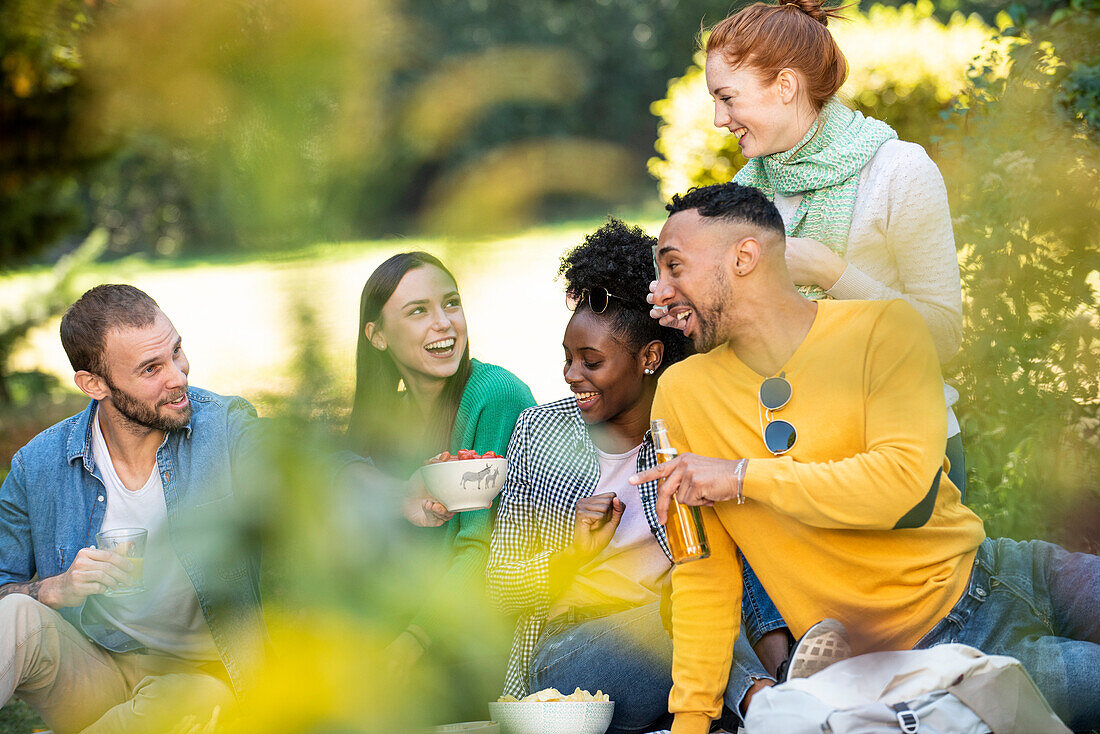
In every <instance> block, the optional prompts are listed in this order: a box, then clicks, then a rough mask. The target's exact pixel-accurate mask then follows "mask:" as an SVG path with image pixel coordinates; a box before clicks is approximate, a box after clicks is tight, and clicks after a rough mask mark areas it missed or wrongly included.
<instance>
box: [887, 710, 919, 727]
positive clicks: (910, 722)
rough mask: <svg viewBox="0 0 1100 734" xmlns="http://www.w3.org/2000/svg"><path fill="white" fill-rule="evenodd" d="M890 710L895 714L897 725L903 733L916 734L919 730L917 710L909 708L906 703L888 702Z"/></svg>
mask: <svg viewBox="0 0 1100 734" xmlns="http://www.w3.org/2000/svg"><path fill="white" fill-rule="evenodd" d="M890 710H891V711H893V712H894V713H895V714H896V715H897V717H898V727H899V728H900V729H901V731H902V732H903V734H917V732H918V731H920V718H919V717H918V716H917V712H916V711H913V710H912V709H911V708H909V706H908V705H907V704H905V703H892V704H890Z"/></svg>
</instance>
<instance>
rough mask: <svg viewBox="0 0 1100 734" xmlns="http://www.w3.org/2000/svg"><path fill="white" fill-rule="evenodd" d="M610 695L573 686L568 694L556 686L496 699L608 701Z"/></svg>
mask: <svg viewBox="0 0 1100 734" xmlns="http://www.w3.org/2000/svg"><path fill="white" fill-rule="evenodd" d="M610 700H611V697H610V696H608V695H607V694H606V693H604V692H603V691H596V694H595V695H592V694H591V693H589V692H588V691H585V690H581V689H580V688H575V689H574V690H573V692H572V693H570V694H569V695H568V696H566V695H565V694H563V693H562V692H561V691H559V690H558V689H557V688H543V689H542V690H541V691H535V692H534V693H532V694H530V695H527V696H524V697H523V698H521V699H517V698H516V697H515V696H511V695H504V696H501V697H500V698H498V699H497V702H498V703H532V702H538V703H565V702H571V703H592V702H594V701H604V702H609V701H610Z"/></svg>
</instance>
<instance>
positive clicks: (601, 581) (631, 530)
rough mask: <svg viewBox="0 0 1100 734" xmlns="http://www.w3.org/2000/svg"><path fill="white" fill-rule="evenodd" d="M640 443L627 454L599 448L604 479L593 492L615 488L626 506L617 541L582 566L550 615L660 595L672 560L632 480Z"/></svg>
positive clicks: (626, 603)
mask: <svg viewBox="0 0 1100 734" xmlns="http://www.w3.org/2000/svg"><path fill="white" fill-rule="evenodd" d="M640 448H641V447H640V446H635V447H634V448H633V449H631V450H630V451H628V452H626V453H625V454H608V453H605V452H603V451H600V450H599V449H598V448H597V449H596V458H597V461H598V462H599V465H600V481H599V483H597V484H596V488H595V490H593V492H592V494H594V495H596V494H603V493H605V492H614V493H615V496H616V497H618V498H619V500H620V501H621V502H622V503H623V504H624V505H626V509H625V510H623V516H622V519H621V520H620V521H619V527H618V528H616V529H615V535H613V536H612V538H611V542H610V543H608V545H607V547H606V548H604V549H603V550H602V551H601V552H600V553H599V555H597V556H596V557H595V558H593V559H592V560H591V561H589V562H588V563H586V564H585V565H584V566H583V567H581V569H580V570H579V571H578V572H577V575H576V576H575V577H574V579H573V583H572V584H570V585H569V588H568V589H566V591H565V592H564V593H563V594H562V595H561V596H560V597H558V598H557V599H556V600H554V602H553V603H551V605H550V613H549V615H548V618H549V619H553V618H554V617H556V616H557V615H559V614H561V613H563V612H565V611H566V610H567V609H568V608H569V607H578V608H580V607H593V606H619V605H621V606H623V607H640V606H643V605H645V604H650V603H652V602H655V601H659V600H660V598H661V590H662V589H663V587H664V585H665V584H666V583H668V580H669V572H670V571H671V570H672V564H671V563H669V560H668V557H667V556H666V555H665V552H664V551H663V550H661V546H660V544H659V543H658V542H657V539H656V538H655V537H654V536H653V531H652V530H651V529H650V527H649V521H648V520H646V516H645V512H644V511H643V509H642V500H641V497H640V495H639V494H638V487H636V486H634V485H632V484H631V483H630V482H629V481H628V480H629V479H630V477H631V476H632V475H633V474H635V473H636V472H637V469H638V451H639V449H640Z"/></svg>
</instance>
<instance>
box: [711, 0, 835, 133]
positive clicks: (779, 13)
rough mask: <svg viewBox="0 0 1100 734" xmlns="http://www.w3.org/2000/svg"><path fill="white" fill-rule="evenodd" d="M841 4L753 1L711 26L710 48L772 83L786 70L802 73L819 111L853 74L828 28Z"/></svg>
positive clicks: (813, 0)
mask: <svg viewBox="0 0 1100 734" xmlns="http://www.w3.org/2000/svg"><path fill="white" fill-rule="evenodd" d="M846 7H848V6H844V7H840V8H826V7H825V6H824V4H822V3H821V2H819V0H787V1H786V2H783V4H781V5H771V4H767V3H753V4H752V5H750V6H748V7H747V8H743V9H741V10H739V11H737V12H736V13H734V14H733V15H730V16H729V17H728V18H726V19H725V20H723V21H722V22H721V23H719V24H718V25H716V26H714V27H713V28H711V29H710V36H709V37H708V38H707V42H706V52H707V53H708V54H710V53H711V52H718V53H720V54H721V55H722V58H724V59H725V60H726V61H727V62H728V63H729V64H731V65H732V66H734V67H735V68H736V67H738V66H747V67H748V68H750V69H752V70H753V71H755V72H756V73H757V74H758V75H759V76H760V79H761V81H762V82H764V83H765V84H770V83H771V82H773V81H775V78H776V76H778V75H779V72H780V71H781V70H783V69H793V70H794V71H797V72H799V73H800V74H801V75H802V77H803V79H804V80H805V82H806V92H807V96H808V97H809V100H810V103H811V104H812V105H813V107H814V109H815V110H817V111H819V112H820V111H821V108H822V107H824V106H825V103H826V102H828V101H829V99H830V98H831V97H832V96H833V95H834V94H836V93H837V92H838V91H839V90H840V88H841V87H842V86H843V85H844V80H845V79H847V78H848V62H847V60H845V58H844V54H843V52H841V50H840V46H838V45H837V43H836V39H834V38H833V34H832V33H830V32H829V29H828V28H827V27H826V26H828V24H829V19H830V18H841V17H842V16H841V14H840V11H842V10H844V9H845V8H846Z"/></svg>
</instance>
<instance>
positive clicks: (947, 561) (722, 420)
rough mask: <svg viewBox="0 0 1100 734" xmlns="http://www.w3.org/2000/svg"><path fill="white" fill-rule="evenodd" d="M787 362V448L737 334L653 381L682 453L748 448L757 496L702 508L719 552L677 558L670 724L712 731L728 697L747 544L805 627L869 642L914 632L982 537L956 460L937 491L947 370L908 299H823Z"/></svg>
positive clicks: (934, 611) (915, 635)
mask: <svg viewBox="0 0 1100 734" xmlns="http://www.w3.org/2000/svg"><path fill="white" fill-rule="evenodd" d="M782 371H783V372H784V373H785V375H786V378H787V380H788V381H789V382H790V383H791V386H792V389H793V394H792V397H791V400H790V402H789V403H788V404H787V406H786V407H784V408H783V409H782V410H780V411H778V413H776V414H773V417H775V418H783V419H784V420H787V421H789V422H791V423H792V424H793V425H794V426H795V428H796V429H797V431H798V441H797V443H796V444H795V446H794V448H793V449H792V450H791V451H790V452H789V453H788V454H786V455H784V456H782V457H779V458H776V457H773V456H772V455H771V454H770V453H769V452H768V450H767V449H766V448H765V447H764V441H763V439H762V438H761V429H760V426H761V420H762V417H763V411H762V409H760V407H759V398H758V396H759V389H760V384H761V382H763V380H764V376H761V375H759V374H757V373H755V372H753V371H752V370H751V369H750V368H749V367H748V366H746V365H745V364H744V363H743V362H741V361H740V360H739V359H738V358H737V355H736V354H734V353H733V351H732V350H730V349H729V348H727V347H725V346H723V347H719V348H718V349H716V350H714V351H713V352H710V353H708V354H704V355H698V356H695V357H691V358H689V359H687V360H685V361H684V362H682V363H680V364H677V365H675V366H673V367H670V368H669V370H668V371H667V372H666V373H665V375H664V376H662V378H661V382H660V384H659V387H658V389H657V397H656V400H655V402H654V404H653V417H655V418H664V419H665V421H666V422H667V424H668V428H669V435H670V438H671V439H672V442H673V445H674V446H676V447H677V448H678V449H679V450H680V453H687V452H691V453H695V454H699V455H702V456H714V457H719V458H725V459H738V458H742V457H747V458H749V460H750V461H749V466H748V473H747V475H746V478H745V486H744V494H745V498H746V502H745V504H743V505H737V504H735V503H733V502H724V503H719V504H718V505H716V506H715V507H713V508H703V518H704V522H705V525H706V531H707V538H708V540H709V541H710V549H711V556H710V558H709V559H707V560H704V561H693V562H691V563H686V564H684V565H682V566H677V567H676V568H675V569H674V570H673V573H672V587H673V593H672V600H673V602H672V620H673V622H672V626H673V645H674V647H673V649H674V653H673V665H672V677H673V689H672V693H671V695H670V697H669V710H670V711H672V712H674V713H676V724H675V726H674V727H673V732H674V734H691V733H693V732H700V734H702V733H703V732H706V731H707V730H708V727H709V724H710V720H711V719H712V718H714V717H716V716H717V715H718V714H719V712H720V710H721V705H722V693H723V691H724V689H725V686H726V681H727V677H728V673H729V666H730V662H731V655H732V649H733V641H734V639H736V636H737V634H738V627H739V623H740V613H741V567H740V563H739V562H738V559H737V554H736V550H737V549H738V548H740V549H741V551H742V552H743V553H744V554H745V557H746V558H747V559H748V561H749V563H751V564H752V567H753V569H754V570H755V571H756V573H757V575H758V576H759V577H760V580H761V582H762V583H763V585H764V587H765V589H767V591H768V594H769V595H770V596H771V598H772V600H773V601H774V602H775V604H776V606H777V607H778V608H779V611H780V613H782V615H783V618H784V619H785V620H786V621H787V623H788V625H789V626H790V628H791V631H792V633H793V634H794V635H795V636H796V637H797V636H799V635H801V634H802V633H803V632H805V631H806V629H807V628H809V627H810V626H811V625H813V624H814V623H815V622H818V621H820V620H821V619H823V618H825V617H833V618H835V619H839V620H840V621H841V622H843V623H844V624H845V625H847V627H848V630H849V632H850V633H851V635H852V642H853V646H854V648H855V650H854V651H855V652H856V653H857V654H858V653H863V652H869V651H873V650H901V649H907V648H910V647H912V646H913V645H914V644H916V643H917V641H918V640H920V638H921V637H922V636H923V635H924V634H925V633H926V632H927V631H928V630H929V629H931V627H932V626H933V625H934V624H936V622H938V621H939V620H940V619H941V618H942V617H943V616H944V615H946V614H947V612H948V611H949V610H950V609H951V607H952V606H954V604H955V603H956V601H958V599H959V597H960V596H961V595H962V592H963V590H964V588H965V586H966V583H967V580H968V578H969V573H970V567H971V565H972V564H973V560H974V555H975V550H976V548H977V547H978V545H979V544H980V543H981V541H982V540H983V538H984V537H985V532H984V529H983V527H982V522H981V520H980V519H978V517H977V516H976V515H975V514H974V513H973V512H971V511H970V510H969V509H967V508H966V507H964V506H963V505H962V503H961V501H960V497H959V491H958V490H957V489H956V488H955V487H954V485H952V484H951V482H950V481H949V480H948V478H947V472H946V471H944V472H943V474H942V475H941V476H940V480H939V486H938V492H937V493H936V494H935V497H934V506H933V505H932V500H933V498H932V496H931V492H930V490H931V487H932V484H933V480H934V478H935V477H936V472H937V470H938V469H940V468H941V467H943V466H944V445H945V442H946V429H945V426H946V418H945V408H944V403H943V383H942V380H941V377H940V370H939V361H938V359H937V357H936V350H935V348H934V346H933V344H932V339H931V337H930V336H929V334H928V329H927V328H926V327H925V325H924V322H923V321H922V320H921V318H920V316H919V315H918V314H917V312H916V311H915V310H914V309H913V308H912V307H911V306H910V305H908V304H907V303H905V302H904V301H819V302H818V313H817V316H816V318H815V320H814V323H813V326H812V327H811V329H810V331H809V334H808V335H807V336H806V339H805V341H804V342H803V343H802V344H801V345H800V346H799V348H798V350H797V351H796V352H795V354H794V355H793V356H792V357H791V359H790V361H789V362H788V363H787V365H786V366H785V367H784V369H783V370H782ZM922 500H926V503H925V504H923V505H922V504H921V501H922ZM929 515H930V517H929ZM903 518H905V519H904V520H903ZM899 525H900V526H901V527H902V528H904V529H896V528H897V527H898V526H899Z"/></svg>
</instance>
